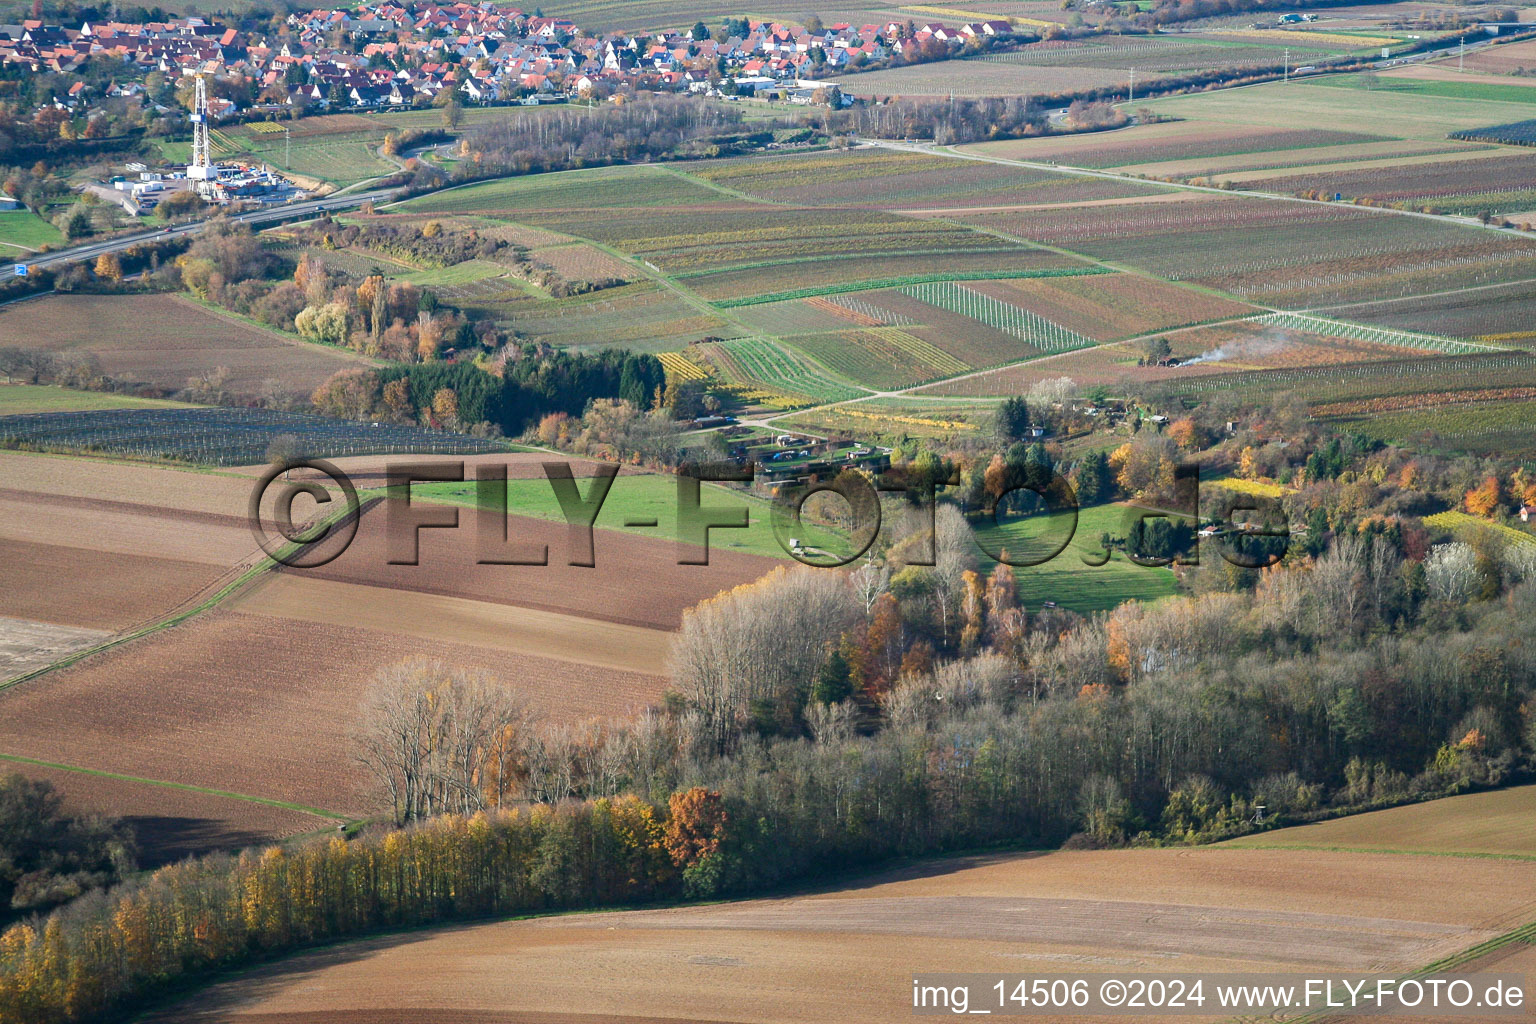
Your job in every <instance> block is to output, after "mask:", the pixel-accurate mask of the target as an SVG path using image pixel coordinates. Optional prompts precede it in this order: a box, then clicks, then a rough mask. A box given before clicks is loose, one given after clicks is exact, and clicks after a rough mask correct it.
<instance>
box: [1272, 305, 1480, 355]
mask: <svg viewBox="0 0 1536 1024" xmlns="http://www.w3.org/2000/svg"><path fill="white" fill-rule="evenodd" d="M1249 320H1250V321H1251V322H1253V323H1258V324H1263V325H1265V326H1266V327H1279V328H1283V329H1288V330H1295V331H1307V332H1309V333H1312V334H1321V335H1323V336H1324V337H1329V338H1348V339H1350V340H1351V341H1363V342H1367V343H1370V344H1373V345H1391V346H1395V347H1397V348H1411V349H1419V350H1421V351H1424V352H1443V353H1445V354H1447V355H1467V354H1469V353H1473V352H1494V351H1497V348H1495V346H1492V345H1476V344H1473V343H1472V342H1469V341H1458V340H1457V339H1455V338H1440V337H1436V336H1435V335H1432V334H1419V333H1417V332H1415V331H1396V330H1391V329H1389V328H1385V327H1368V326H1366V325H1364V324H1351V323H1345V322H1344V321H1342V320H1329V319H1325V318H1323V317H1317V316H1306V315H1304V314H1301V313H1264V314H1261V315H1259V316H1255V317H1249Z"/></svg>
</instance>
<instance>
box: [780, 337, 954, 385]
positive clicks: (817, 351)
mask: <svg viewBox="0 0 1536 1024" xmlns="http://www.w3.org/2000/svg"><path fill="white" fill-rule="evenodd" d="M784 340H785V341H786V342H787V343H789V344H791V345H793V346H795V347H796V348H798V349H800V350H801V351H802V352H805V353H806V354H808V355H810V356H811V357H812V358H814V359H816V360H817V361H818V362H820V363H822V364H823V365H825V366H827V367H829V368H830V369H832V370H835V371H836V372H838V373H840V374H842V375H843V376H845V377H847V378H848V379H849V380H852V381H855V382H857V383H859V384H861V385H864V386H865V387H871V388H877V389H882V390H888V389H891V388H898V387H907V386H910V385H913V384H920V383H922V382H923V381H928V380H933V379H935V378H937V377H950V376H953V375H955V374H957V373H964V372H965V371H967V370H969V369H970V366H968V365H967V364H965V363H963V362H961V361H960V360H958V359H956V358H955V357H954V356H952V355H950V354H949V353H947V352H944V351H942V350H940V349H938V348H935V347H934V346H933V345H930V344H929V343H928V342H926V341H924V340H923V339H921V338H919V337H917V336H916V335H915V334H912V333H910V332H908V331H905V330H903V329H901V328H900V327H880V326H871V327H868V328H866V329H864V330H861V331H842V332H839V333H836V334H811V335H801V336H798V337H795V336H791V337H787V338H785V339H784Z"/></svg>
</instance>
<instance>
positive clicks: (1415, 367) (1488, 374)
mask: <svg viewBox="0 0 1536 1024" xmlns="http://www.w3.org/2000/svg"><path fill="white" fill-rule="evenodd" d="M1165 384H1166V386H1168V387H1169V388H1170V389H1171V390H1172V391H1174V392H1175V393H1178V394H1187V395H1200V394H1206V393H1210V392H1215V391H1260V392H1265V393H1270V394H1278V393H1280V392H1283V391H1291V392H1296V393H1298V394H1300V395H1301V396H1302V397H1304V398H1305V399H1306V400H1307V401H1309V402H1312V403H1317V404H1321V403H1325V402H1344V401H1351V400H1356V399H1366V398H1373V397H1376V396H1379V395H1409V394H1423V393H1428V392H1434V391H1449V390H1469V389H1480V388H1492V387H1517V386H1531V385H1536V356H1532V355H1530V354H1528V353H1524V352H1499V353H1493V354H1489V355H1468V356H1443V357H1439V358H1424V359H1401V360H1380V361H1376V362H1364V363H1354V364H1350V365H1346V366H1307V367H1293V368H1288V369H1284V370H1255V371H1250V372H1246V373H1224V374H1213V375H1210V376H1201V377H1179V378H1177V379H1175V380H1170V381H1167V382H1165Z"/></svg>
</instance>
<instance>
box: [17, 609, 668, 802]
mask: <svg viewBox="0 0 1536 1024" xmlns="http://www.w3.org/2000/svg"><path fill="white" fill-rule="evenodd" d="M384 600H385V602H386V607H387V595H386V596H385V598H384ZM408 657H426V658H436V659H441V660H442V661H445V662H448V663H450V664H456V665H463V666H466V667H471V668H480V669H484V670H486V671H487V672H489V673H490V674H491V676H492V677H493V678H496V679H500V680H503V681H504V682H506V683H507V685H509V686H512V687H515V688H516V690H517V692H518V694H519V696H520V697H522V698H523V699H525V700H526V701H527V702H528V704H529V705H530V707H532V708H533V709H534V710H535V711H537V712H540V713H542V714H544V715H546V716H548V717H550V718H552V719H556V720H564V721H575V720H582V719H586V718H590V717H594V716H604V717H606V716H616V715H624V714H629V713H632V712H634V711H637V710H638V709H639V708H641V707H643V706H644V705H646V704H648V703H650V702H652V701H654V700H656V699H657V698H658V697H659V695H660V691H661V680H660V679H659V678H658V677H656V676H650V675H644V674H642V673H639V672H622V671H615V670H612V669H604V670H602V671H600V672H594V671H593V670H592V668H591V667H590V666H587V665H580V664H576V663H572V662H563V661H557V660H555V659H552V658H542V657H537V656H534V655H529V654H512V653H509V652H507V651H505V650H496V649H493V648H486V647H477V646H472V645H469V644H464V643H459V642H456V641H454V640H452V639H433V640H420V639H415V638H407V637H404V636H401V635H400V634H399V633H396V632H393V631H391V632H384V631H380V630H375V629H367V628H358V627H348V626H334V625H327V624H322V623H315V622H306V621H303V620H300V619H288V618H278V617H274V616H270V615H258V614H242V613H238V612H223V611H218V612H213V613H210V614H207V615H204V616H200V617H198V618H196V619H193V620H191V621H189V622H187V623H184V624H182V625H180V626H176V627H174V628H172V629H168V630H164V631H161V632H159V633H155V634H153V635H151V636H149V637H146V638H144V639H143V640H140V641H136V642H134V643H132V644H128V645H125V646H122V647H118V648H115V649H113V650H111V651H107V652H105V653H103V654H99V655H96V656H94V657H92V658H89V659H87V660H86V661H84V662H81V663H79V664H77V665H75V666H73V667H71V668H69V669H65V670H63V671H60V672H57V673H52V674H50V675H47V676H43V677H41V678H39V679H36V680H33V681H32V682H29V683H24V684H21V685H19V686H15V687H12V688H11V689H8V690H4V691H0V751H4V752H5V753H7V754H12V755H18V756H21V757H28V758H35V759H37V760H40V761H47V762H52V763H57V764H66V765H74V766H79V767H84V768H92V769H96V770H100V771H109V772H117V773H121V774H125V775H132V776H135V777H139V778H148V779H157V780H161V781H166V782H175V783H180V784H184V785H191V786H199V787H208V788H212V789H218V790H223V791H226V792H233V793H240V794H245V795H250V796H258V797H263V798H266V799H271V800H279V801H283V802H286V803H292V804H299V805H303V806H306V807H313V808H322V809H324V810H326V811H328V812H333V813H336V814H344V815H349V816H355V815H361V814H363V813H366V812H369V811H371V810H372V809H373V808H372V806H371V801H370V798H369V797H368V796H366V795H365V794H366V793H369V792H371V790H370V789H369V787H367V786H365V785H364V780H363V776H362V773H361V769H360V768H359V767H358V766H357V765H356V763H355V762H354V761H353V760H352V752H353V749H354V747H353V743H352V740H351V739H350V737H351V734H352V733H353V731H354V730H355V729H356V728H357V724H358V722H359V720H360V719H359V716H360V713H361V712H360V705H361V702H362V700H363V696H364V693H365V691H366V689H367V687H368V685H369V681H370V680H371V678H372V677H373V675H374V673H376V672H377V671H378V670H379V669H380V668H382V667H384V666H386V665H390V664H393V663H395V662H398V661H400V660H402V659H404V658H408ZM122 810H123V811H124V813H137V811H136V809H135V808H133V807H125V808H123V809H122Z"/></svg>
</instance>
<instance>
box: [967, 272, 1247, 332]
mask: <svg viewBox="0 0 1536 1024" xmlns="http://www.w3.org/2000/svg"><path fill="white" fill-rule="evenodd" d="M970 287H972V288H974V289H975V290H976V291H978V292H981V293H982V294H984V295H989V296H991V297H992V298H994V299H1000V300H1002V301H1003V302H1006V303H1010V304H1012V305H1016V306H1024V307H1026V308H1028V309H1030V310H1032V311H1033V312H1035V313H1036V314H1038V315H1040V316H1042V317H1044V318H1045V319H1047V320H1049V321H1051V322H1053V323H1056V324H1059V325H1061V326H1062V327H1065V328H1067V329H1068V330H1072V331H1076V332H1077V333H1079V334H1083V335H1085V336H1087V337H1090V338H1093V339H1095V340H1097V341H1115V340H1118V339H1121V338H1130V337H1135V336H1137V335H1141V334H1147V333H1150V332H1152V331H1165V330H1169V329H1172V328H1175V327H1184V326H1188V325H1191V324H1197V323H1205V322H1207V321H1212V320H1221V319H1228V318H1231V317H1239V316H1244V315H1246V314H1250V313H1253V312H1254V311H1255V310H1254V307H1252V306H1250V305H1247V304H1246V303H1242V302H1233V301H1232V300H1230V299H1224V298H1222V297H1220V296H1217V295H1211V294H1208V293H1205V292H1199V291H1195V290H1193V289H1189V288H1181V287H1179V286H1177V285H1172V284H1168V283H1166V282H1164V281H1159V280H1156V279H1155V278H1148V277H1143V276H1141V275H1139V274H1106V275H1102V276H1098V277H1081V278H1028V279H1021V280H1014V281H997V282H982V283H973V284H971V285H970Z"/></svg>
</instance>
